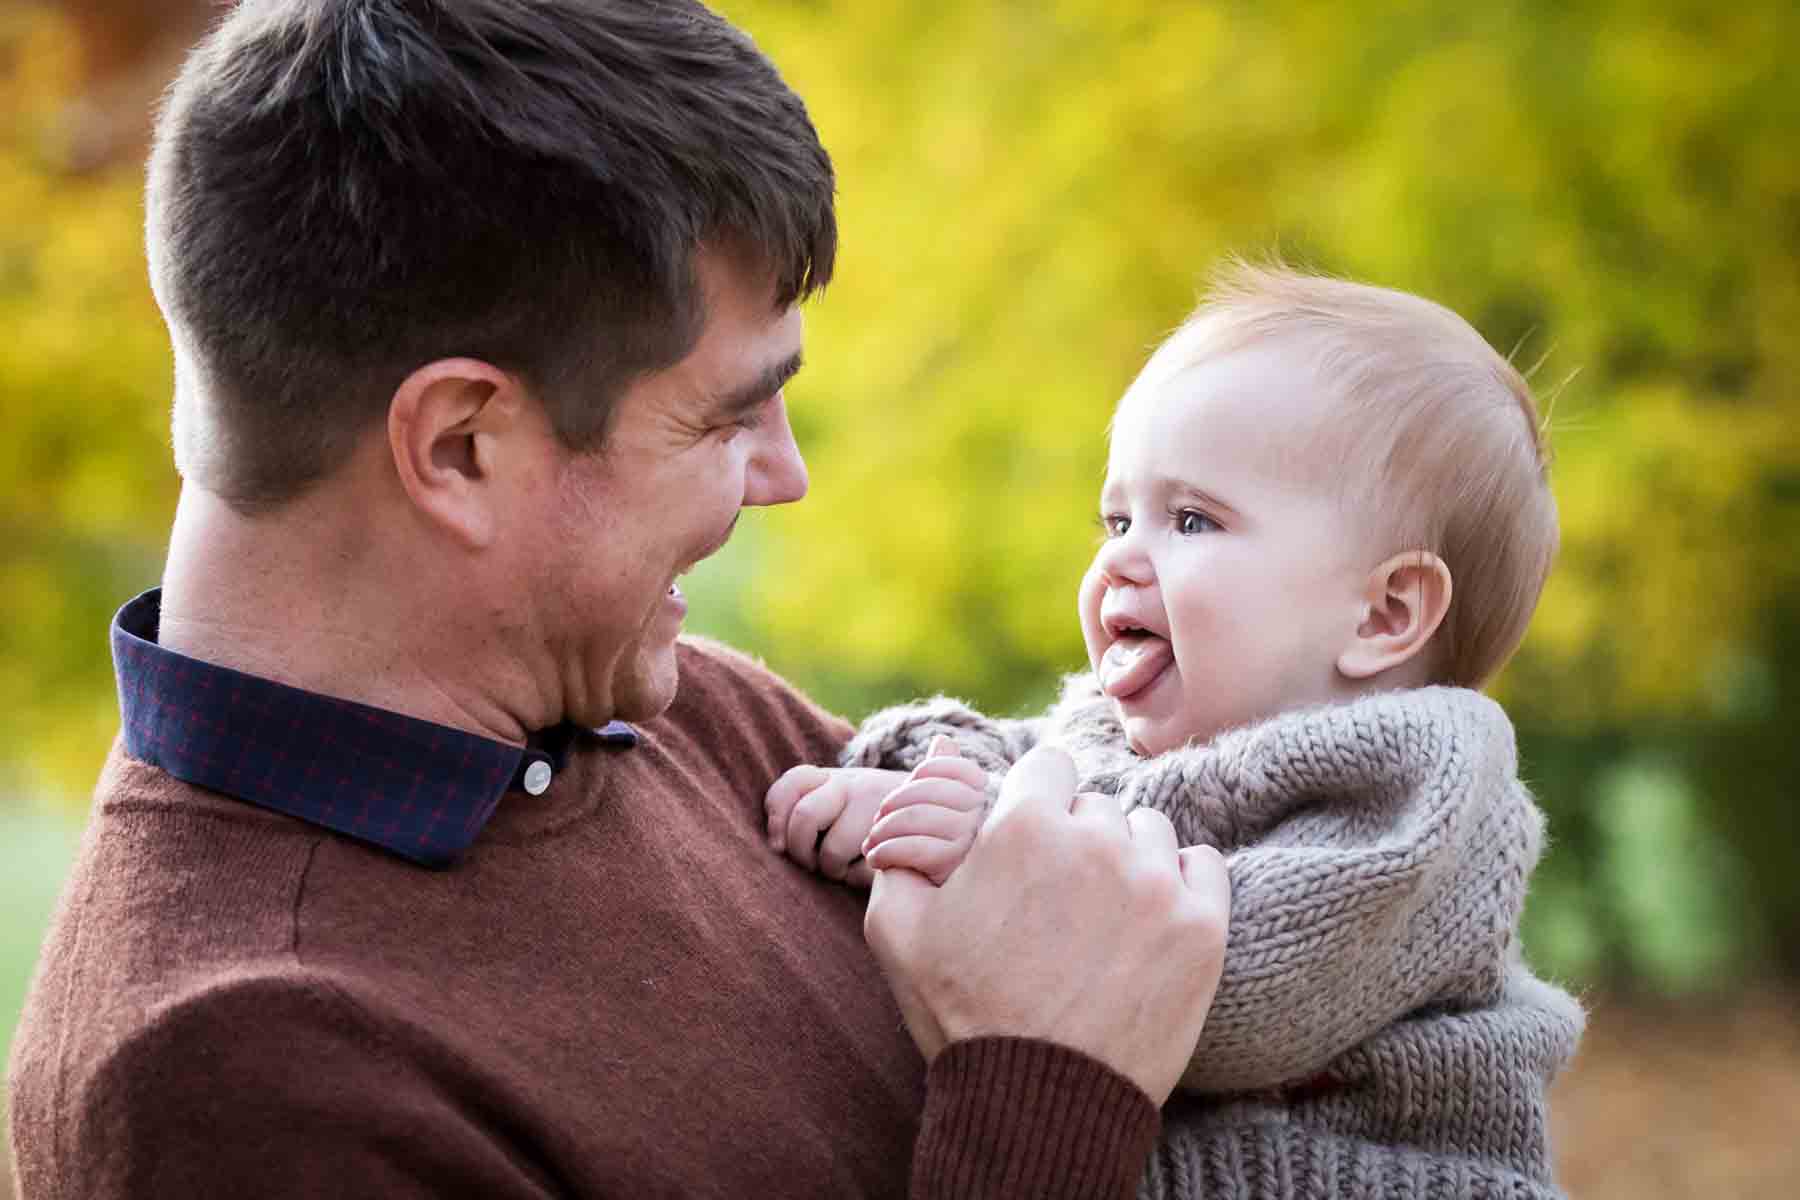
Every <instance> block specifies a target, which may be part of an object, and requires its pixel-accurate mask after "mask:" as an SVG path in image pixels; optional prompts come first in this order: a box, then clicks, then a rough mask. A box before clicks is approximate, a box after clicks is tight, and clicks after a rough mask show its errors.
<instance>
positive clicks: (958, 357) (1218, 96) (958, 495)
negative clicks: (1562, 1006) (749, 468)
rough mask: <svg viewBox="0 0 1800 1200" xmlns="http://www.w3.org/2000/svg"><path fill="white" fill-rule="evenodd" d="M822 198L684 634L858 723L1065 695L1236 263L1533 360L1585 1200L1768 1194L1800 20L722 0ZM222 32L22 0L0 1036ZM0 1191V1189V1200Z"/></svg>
mask: <svg viewBox="0 0 1800 1200" xmlns="http://www.w3.org/2000/svg"><path fill="white" fill-rule="evenodd" d="M722 7H723V8H724V9H725V11H726V12H727V13H728V14H729V15H730V16H732V17H733V18H734V19H736V20H737V21H738V22H739V23H741V24H742V25H744V26H745V27H746V28H747V29H749V30H750V31H751V32H752V33H753V34H754V35H755V36H756V37H757V39H758V41H759V42H760V43H761V44H762V46H763V47H764V48H765V49H766V50H767V51H768V52H769V53H770V54H771V55H772V56H773V57H774V58H775V60H776V61H777V62H778V63H779V64H781V66H782V68H783V70H784V71H785V72H786V73H787V75H788V77H789V79H790V81H791V82H792V83H793V84H794V85H795V86H796V87H797V89H798V90H799V91H800V92H801V94H802V95H804V96H805V97H806V99H807V100H808V102H809V104H810V106H811V109H812V112H813V115H814V118H815V120H816V122H817V123H818V125H819V128H820V130H821V133H822V134H823V137H824V139H825V142H826V144H827V146H828V147H829V148H830V149H831V151H832V153H833V155H834V156H835V158H836V162H837V166H838V171H839V176H840V180H841V218H842V224H843V235H844V242H843V253H842V257H841V259H840V265H839V271H838V281H837V282H835V283H834V284H833V285H832V286H831V289H830V291H829V292H828V293H827V294H826V295H825V296H824V297H823V298H822V299H821V300H819V301H816V302H815V303H814V304H813V306H812V307H811V309H810V310H809V314H808V321H809V333H808V346H807V359H808V366H807V370H806V372H805V373H804V375H802V376H801V379H800V380H799V382H798V383H797V384H796V385H795V386H794V387H793V388H792V389H791V390H790V402H791V405H792V408H793V419H794V423H795V425H796V427H797V430H798V432H799V436H800V439H801V443H802V445H803V447H804V448H805V449H806V451H807V453H808V459H809V464H810V466H811V469H812V480H813V492H812V497H811V499H810V500H809V501H808V502H806V503H804V504H801V505H798V506H794V507H791V508H788V509H783V510H780V511H775V512H758V513H754V514H751V515H750V516H748V517H747V518H746V519H745V520H744V521H743V522H742V523H741V529H740V533H739V535H738V537H737V538H736V540H734V541H733V543H732V544H731V546H730V547H729V548H728V549H727V551H726V552H725V553H723V554H722V555H720V556H719V557H718V558H717V559H715V560H713V561H712V562H710V563H708V564H707V565H705V566H704V567H702V569H701V570H700V571H699V572H697V573H696V575H695V576H694V577H692V586H691V587H690V588H689V595H690V599H691V601H692V611H693V616H692V618H691V619H690V625H691V626H692V627H694V628H697V629H699V630H701V631H704V632H709V633H712V634H715V635H717V636H721V637H723V638H726V639H727V640H729V641H732V642H734V643H736V644H738V645H739V646H742V647H744V648H746V649H748V650H751V651H753V652H755V653H757V654H760V655H761V656H763V657H764V658H765V659H766V660H767V661H768V662H769V663H770V664H771V665H772V666H774V667H775V668H777V669H778V670H780V671H782V672H784V673H785V674H787V675H789V676H790V677H792V678H793V679H795V680H796V681H798V682H799V683H801V684H802V685H803V686H805V687H807V688H808V689H810V690H812V691H813V692H814V694H815V695H817V696H818V697H819V698H820V699H821V700H823V701H824V702H826V703H827V704H829V705H830V706H832V707H834V708H836V709H837V710H839V711H841V712H844V713H846V714H849V715H851V716H857V715H860V714H862V713H864V712H866V711H868V710H869V709H870V708H872V707H875V706H877V705H880V704H883V703H888V702H892V701H895V700H898V699H901V698H904V697H909V696H913V695H917V694H920V693H928V692H933V691H948V692H952V693H957V694H960V695H963V696H965V697H968V698H970V699H973V700H975V701H977V702H979V703H980V704H981V705H982V706H984V707H986V708H987V709H989V710H990V711H996V712H1026V711H1030V710H1032V709H1034V708H1036V707H1038V706H1040V705H1042V704H1043V703H1044V702H1045V701H1046V700H1047V699H1048V698H1049V697H1050V696H1051V694H1052V693H1053V691H1054V688H1055V684H1056V680H1057V678H1058V676H1059V675H1060V674H1061V673H1062V672H1065V671H1067V670H1071V669H1074V668H1076V667H1077V666H1079V665H1080V664H1081V662H1082V656H1081V642H1080V638H1079V635H1078V632H1077V629H1076V624H1075V620H1074V601H1073V596H1074V590H1075V585H1076V581H1077V579H1078V578H1079V576H1080V573H1081V570H1082V568H1083V566H1084V564H1085V562H1086V559H1087V557H1088V555H1089V553H1090V551H1091V547H1092V543H1093V538H1094V531H1093V524H1092V516H1091V514H1092V512H1093V506H1094V501H1095V493H1096V489H1097V486H1098V482H1099V479H1100V475H1101V472H1102V469H1103V465H1104V460H1105V447H1104V442H1103V429H1104V426H1105V422H1106V419H1107V416H1108V413H1109V410H1110V407H1111V405H1112V403H1113V401H1114V400H1115V399H1116V397H1117V396H1118V395H1119V393H1120V392H1121V391H1122V389H1123V388H1124V386H1125V385H1126V383H1127V382H1128V381H1129V380H1130V378H1131V377H1132V375H1133V374H1134V372H1135V371H1136V369H1137V367H1138V366H1139V365H1140V363H1141V362H1142V360H1143V358H1144V356H1145V354H1146V352H1147V351H1148V349H1149V348H1150V347H1151V346H1152V345H1153V344H1154V343H1155V342H1156V341H1157V340H1158V339H1159V338H1160V337H1161V335H1162V334H1163V333H1164V332H1166V331H1167V330H1169V329H1170V328H1172V327H1173V326H1174V325H1175V324H1176V323H1177V322H1179V321H1180V320H1181V318H1182V317H1183V315H1184V314H1185V313H1186V311H1187V310H1188V309H1189V308H1190V307H1191V305H1192V304H1193V302H1194V299H1195V295H1196V289H1197V287H1198V285H1199V284H1200V282H1201V281H1202V279H1203V277H1204V275H1205V273H1206V272H1207V270H1208V269H1209V268H1210V266H1211V265H1212V264H1214V263H1215V262H1216V261H1217V260H1218V258H1219V257H1220V256H1221V255H1224V254H1227V253H1232V252H1236V253H1242V254H1246V255H1251V256H1258V255H1267V254H1271V253H1279V254H1281V255H1283V256H1284V257H1286V258H1287V259H1289V260H1290V261H1293V262H1296V263H1301V264H1305V265H1310V266H1314V267H1317V268H1320V269H1325V270H1329V271H1333V272H1338V273H1343V274H1347V275H1351V276H1354V277H1357V278H1362V279H1366V280H1369V281H1371V282H1376V283H1381V284H1386V285H1391V286H1395V287H1400V288H1405V289H1409V290H1413V291H1417V292H1421V293H1423V294H1425V295H1427V296H1430V297H1432V298H1434V299H1437V300H1439V301H1441V302H1443V303H1445V304H1447V305H1449V306H1451V307H1452V308H1454V309H1456V310H1457V311H1459V312H1461V313H1463V314H1464V315H1465V316H1467V317H1468V318H1469V319H1470V320H1471V321H1472V322H1474V324H1475V325H1476V326H1477V327H1478V328H1479V329H1481V331H1482V332H1483V333H1484V334H1486V336H1487V337H1488V339H1489V340H1490V341H1491V342H1492V343H1493V344H1494V345H1495V346H1497V347H1499V348H1500V349H1501V350H1502V351H1512V352H1514V355H1515V360H1516V361H1518V362H1520V363H1521V364H1523V365H1526V366H1533V367H1535V370H1534V373H1533V378H1534V381H1535V383H1536V385H1537V387H1538V389H1539V392H1540V396H1541V397H1542V398H1543V400H1544V402H1545V404H1546V405H1547V406H1548V407H1550V409H1551V425H1552V430H1553V438H1554V442H1555V446H1556V454H1557V461H1556V466H1555V470H1554V477H1555V487H1556V492H1557V495H1558V498H1559V500H1560V503H1561V508H1562V515H1563V523H1564V549H1563V552H1562V558H1561V560H1560V563H1559V565H1558V567H1557V570H1556V573H1555V575H1554V576H1553V580H1552V583H1551V585H1550V588H1549V591H1548V593H1547V595H1546V596H1545V598H1544V603H1543V607H1542V609H1541V610H1540V613H1539V615H1538V618H1537V621H1536V623H1535V625H1534V627H1533V630H1532V632H1531V634H1530V636H1529V638H1528V639H1527V641H1526V643H1525V646H1524V648H1523V650H1522V651H1521V653H1520V655H1519V657H1518V658H1517V659H1516V660H1515V662H1514V664H1513V665H1512V666H1511V667H1510V668H1509V670H1508V671H1507V673H1506V675H1505V677H1504V678H1503V679H1502V680H1501V682H1500V683H1499V685H1498V686H1497V688H1496V689H1495V690H1496V692H1497V693H1498V694H1499V696H1500V697H1501V698H1502V699H1503V700H1504V701H1505V702H1506V704H1507V705H1508V706H1509V708H1510V710H1511V712H1512V713H1513V715H1514V717H1515V719H1516V721H1517V723H1518V725H1519V729H1520V736H1521V744H1522V754H1523V759H1524V764H1525V772H1526V774H1527V777H1528V778H1529V779H1530V780H1531V782H1532V783H1533V785H1534V787H1535V789H1536V790H1537V793H1538V795H1539V796H1540V797H1541V799H1542V801H1543V803H1544V806H1545V807H1546V809H1547V810H1548V811H1549V813H1550V820H1551V829H1552V836H1553V843H1552V846H1551V849H1550V852H1549V855H1548V857H1547V858H1546V860H1545V862H1544V864H1543V866H1542V868H1541V870H1540V872H1539V875H1538V877H1537V880H1536V883H1535V886H1534V890H1533V899H1532V902H1531V906H1530V909H1529V912H1528V914H1527V926H1528V927H1527V940H1528V947H1529V952H1530V956H1531V958H1532V960H1533V962H1534V963H1535V964H1536V966H1537V967H1538V968H1539V969H1540V970H1541V971H1542V972H1544V973H1546V974H1548V975H1550V976H1552V977H1554V978H1557V979H1559V980H1561V981H1563V982H1564V983H1565V984H1567V985H1569V986H1571V987H1573V988H1575V989H1577V990H1578V991H1580V992H1581V993H1582V994H1583V995H1584V996H1585V998H1586V999H1587V1001H1588V1003H1589V1004H1590V1005H1591V1006H1592V1009H1593V1020H1592V1025H1591V1028H1590V1032H1589V1035H1588V1037H1587V1039H1586V1041H1585V1043H1584V1045H1583V1050H1582V1054H1581V1057H1580V1059H1579V1060H1578V1061H1577V1063H1576V1065H1575V1067H1574V1069H1573V1070H1572V1071H1571V1072H1570V1073H1569V1074H1568V1076H1567V1077H1566V1078H1565V1079H1564V1080H1563V1081H1562V1083H1561V1084H1559V1088H1558V1093H1557V1097H1556V1104H1557V1131H1558V1154H1559V1160H1560V1163H1561V1171H1562V1178H1563V1181H1564V1182H1565V1184H1566V1185H1567V1186H1568V1187H1569V1189H1570V1191H1571V1192H1572V1193H1573V1194H1574V1195H1576V1196H1578V1197H1595V1198H1598V1197H1627V1196H1629V1197H1661V1196H1706V1197H1731V1196H1762V1195H1773V1194H1778V1193H1779V1194H1795V1189H1796V1187H1800V1148H1797V1145H1796V1139H1795V1138H1794V1137H1793V1123H1794V1116H1793V1114H1794V1113H1795V1112H1797V1111H1800V1003H1797V1001H1796V998H1797V997H1800V989H1797V986H1796V984H1797V980H1800V869H1797V868H1800V816H1797V810H1800V805H1797V804H1796V796H1797V793H1800V788H1797V786H1796V780H1800V737H1796V735H1795V730H1796V727H1797V724H1800V337H1796V331H1797V330H1800V76H1796V74H1795V73H1794V71H1793V69H1792V64H1791V61H1790V60H1791V56H1792V55H1791V52H1792V48H1793V47H1794V46H1796V45H1800V6H1796V5H1795V4H1794V3H1793V2H1792V0H1738V2H1736V3H1732V4H1719V3H1717V2H1716V0H1693V2H1689V0H1664V2H1663V3H1645V2H1641V0H1637V2H1627V0H1579V2H1564V0H1557V2H1554V3H1553V2H1550V0H1488V2H1484V3H1480V4H1473V5H1471V4H1463V3H1431V2H1426V0H1414V2H1410V3H1406V2H1396V3H1385V4H1378V3H1364V2H1354V3H1352V2H1342V0H1340V2H1336V3H1323V2H1311V0H1309V2H1299V0H1263V2H1262V3H1258V4H1246V3H1238V2H1206V3H1185V4H1168V3H1166V2H1160V0H1154V2H1153V0H1145V2H1142V3H1132V2H1126V0H1036V2H1026V0H1004V2H1002V0H993V2H984V3H965V2H959V3H951V2H947V0H854V2H850V0H838V2H830V0H726V2H725V3H723V5H722ZM216 9H217V6H216V5H214V4H212V3H207V2H205V0H155V2H151V0H64V2H61V3H52V2H50V0H41V2H36V3H33V2H30V0H0V417H3V422H0V432H3V436H0V695H4V696H5V697H6V700H7V702H6V703H5V704H4V705H3V706H0V1039H4V1038H6V1037H7V1036H8V1034H9V1032H10V1030H11V1027H12V1024H13V1021H14V1020H15V1018H16V1016H17V1013H18V1008H19V1004H20V1001H21V998H22V995H23V992H24V988H25V985H26V982H27V980H28V977H29V973H30V970H31V963H32V959H33V956H34V954H35V952H36V947H37V944H38V940H39V938H40V936H41V933H42V929H43V924H44V921H45V919H46V918H47V915H48V913H49V910H50V906H51V904H52V903H53V901H54V898H55V894H56V891H57V889H58V887H59V886H60V882H61V879H62V875H63V872H64V870H65V868H66V864H67V862H68V859H69V855H70V854H71V852H72V849H73V845H74V839H75V837H76V835H77V832H78V830H79V827H80V823H81V821H82V818H83V814H84V809H85V806H86V801H87V790H88V788H89V787H90V785H91V783H92V780H93V777H94V774H95V772H96V770H97V768H98V766H99V763H100V761H101V759H102V757H103V756H104V754H105V752H106V749H107V747H108V745H109V743H110V741H111V739H112V737H113V733H114V731H115V729H116V727H117V709H116V705H115V702H114V698H113V693H112V679H111V667H110V663H109V662H108V658H107V645H106V637H105V630H106V624H107V621H108V618H109V617H110V615H111V613H112V612H113V610H114V609H115V608H116V607H117V606H118V605H119V604H120V603H121V602H122V601H123V600H125V599H126V598H128V597H129V596H131V595H133V594H134V593H136V592H137V591H139V590H141V589H142V588H145V587H148V586H151V585H153V584H154V583H155V582H156V581H157V577H158V574H159V570H160V564H161V559H162V554H163V549H164V538H165V535H166V531H167V528H168V523H169V520H170V517H171V515H172V513H173V507H174V501H175V494H176V485H177V481H176V478H175V475H174V473H173V470H172V468H171V466H170V462H169V449H168V435H167V416H168V404H169V394H170V377H171V367H170V359H169V354H168V350H167V347H166V344H165V339H164V333H163V329H162V325H161V322H160V319H159V317H158V315H157V313H156V310H155V308H154V306H153V305H152V303H151V300H150V296H149V292H148V288H147V285H146V283H145V279H144V268H143V263H142V254H141V249H140V230H141V221H142V213H141V207H140V195H139V192H140V180H141V169H142V155H143V150H144V139H145V131H146V128H147V121H148V113H149V112H150V110H151V108H152V106H153V104H154V101H155V97H156V96H157V94H158V92H159V90H160V89H161V87H162V86H163V84H164V83H165V82H166V81H167V79H168V78H169V77H170V75H171V74H172V72H173V70H174V68H175V65H176V64H177V63H178V61H179V58H180V55H181V52H182V50H183V48H184V47H185V46H186V45H187V44H189V43H190V42H191V41H192V40H193V39H194V38H195V37H196V36H197V35H198V34H199V32H200V31H201V30H203V28H204V27H205V24H206V22H207V21H208V20H210V19H211V17H212V15H213V13H214V12H215V11H216ZM8 1192H9V1189H8V1187H7V1185H6V1184H5V1182H4V1165H3V1164H0V1195H4V1194H8Z"/></svg>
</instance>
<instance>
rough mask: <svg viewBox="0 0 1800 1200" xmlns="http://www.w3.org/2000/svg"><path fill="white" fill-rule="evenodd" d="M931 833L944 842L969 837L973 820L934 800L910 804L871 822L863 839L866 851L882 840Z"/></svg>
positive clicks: (973, 831) (970, 816)
mask: <svg viewBox="0 0 1800 1200" xmlns="http://www.w3.org/2000/svg"><path fill="white" fill-rule="evenodd" d="M914 836H919V837H933V838H940V839H942V840H943V841H946V842H960V841H973V840H974V838H975V822H974V820H973V819H972V815H971V814H970V813H966V812H962V811H959V810H957V809H954V808H943V807H941V806H939V805H936V804H914V805H910V806H908V807H906V808H902V809H899V810H898V811H896V812H892V813H889V814H888V815H887V816H884V817H882V818H881V819H879V820H877V821H876V822H875V826H874V828H872V829H870V830H869V837H868V840H867V841H865V842H864V843H863V851H864V853H867V852H868V851H869V850H872V849H873V848H875V847H876V846H879V845H880V844H881V843H882V842H885V841H890V840H892V839H894V838H900V837H914Z"/></svg>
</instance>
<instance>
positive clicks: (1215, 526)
mask: <svg viewBox="0 0 1800 1200" xmlns="http://www.w3.org/2000/svg"><path fill="white" fill-rule="evenodd" d="M1175 527H1176V528H1177V529H1179V530H1181V532H1183V533H1189V534H1192V533H1217V532H1218V530H1219V528H1220V526H1219V523H1218V522H1217V521H1215V520H1213V519H1212V518H1211V517H1209V516H1207V515H1206V514H1205V513H1203V512H1201V511H1200V510H1199V509H1194V508H1184V509H1180V510H1178V511H1177V512H1176V513H1175Z"/></svg>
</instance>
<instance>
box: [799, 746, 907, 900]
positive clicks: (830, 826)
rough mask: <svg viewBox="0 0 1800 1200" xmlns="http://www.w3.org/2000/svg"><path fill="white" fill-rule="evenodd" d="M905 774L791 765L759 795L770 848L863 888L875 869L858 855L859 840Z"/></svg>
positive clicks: (904, 778) (813, 869) (868, 768)
mask: <svg viewBox="0 0 1800 1200" xmlns="http://www.w3.org/2000/svg"><path fill="white" fill-rule="evenodd" d="M907 778H908V776H907V774H906V772H904V771H878V770H875V769H874V768H871V767H810V766H799V767H793V768H791V769H790V770H788V771H787V773H785V774H784V775H782V777H781V778H780V779H777V780H776V781H775V783H774V785H773V786H772V787H770V788H769V793H768V795H767V796H765V797H764V798H763V806H764V809H765V810H766V811H767V813H768V818H769V825H768V829H769V847H770V848H771V849H773V850H776V851H780V852H782V853H785V854H786V855H787V856H788V857H789V858H791V859H793V860H794V861H795V862H797V863H799V864H800V865H801V866H803V867H805V868H806V869H807V870H809V871H818V872H819V873H820V874H821V875H825V876H828V877H830V878H832V879H841V880H843V881H844V882H845V883H848V884H850V885H851V886H852V887H865V888H866V887H868V886H869V884H870V882H871V880H873V878H874V872H873V871H871V870H870V869H869V866H868V864H867V863H865V862H864V861H863V859H862V853H863V850H862V845H863V839H864V838H866V837H868V835H869V829H870V827H871V826H873V825H874V824H875V810H876V809H877V808H879V807H881V802H882V801H883V800H885V799H887V796H888V793H890V792H892V791H893V790H894V789H895V788H897V787H899V786H900V785H901V784H903V783H905V782H906V780H907Z"/></svg>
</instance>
